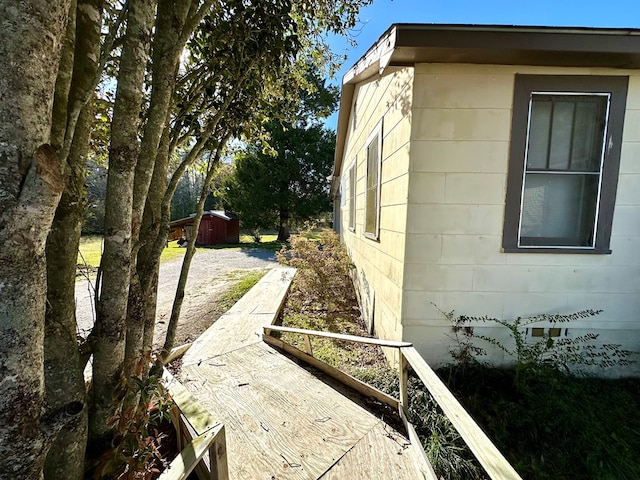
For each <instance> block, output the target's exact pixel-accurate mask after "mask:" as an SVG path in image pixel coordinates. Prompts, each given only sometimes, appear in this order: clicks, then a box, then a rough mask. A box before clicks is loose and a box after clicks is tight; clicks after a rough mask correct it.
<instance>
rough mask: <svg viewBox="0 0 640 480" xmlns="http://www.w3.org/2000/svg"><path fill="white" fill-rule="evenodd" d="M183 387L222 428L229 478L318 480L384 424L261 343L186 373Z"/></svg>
mask: <svg viewBox="0 0 640 480" xmlns="http://www.w3.org/2000/svg"><path fill="white" fill-rule="evenodd" d="M182 381H183V382H184V384H185V386H186V387H187V388H188V389H189V390H190V391H191V392H192V393H193V395H194V396H195V397H196V398H197V399H198V400H199V401H200V402H201V403H202V404H203V405H204V406H205V407H206V408H207V409H208V410H209V412H211V414H212V415H213V416H214V417H215V418H216V419H218V420H220V421H222V422H223V423H224V425H225V427H226V432H227V451H228V463H229V472H230V478H231V479H238V480H240V479H242V480H244V479H248V478H256V479H257V478H266V479H270V478H275V479H287V478H305V479H310V478H319V477H320V476H321V475H322V474H323V473H324V472H325V471H327V469H329V468H330V467H331V465H333V464H334V463H335V462H336V461H337V460H338V459H340V458H341V457H342V456H343V455H344V454H345V453H346V452H347V451H349V450H350V449H351V448H352V446H353V445H355V444H356V443H358V441H360V439H361V438H362V437H364V436H365V435H366V434H367V433H368V432H369V431H370V430H371V429H372V428H373V427H374V426H376V425H377V424H378V423H380V421H379V420H378V419H377V418H375V417H374V416H373V415H371V414H370V413H369V412H367V411H366V410H364V409H363V408H361V407H360V406H358V405H357V404H355V403H353V402H351V401H350V400H349V399H348V398H346V397H344V396H343V395H342V394H340V393H339V392H337V391H336V390H334V389H333V388H331V387H329V386H328V385H326V384H325V383H323V382H322V381H320V380H319V379H318V378H317V377H315V376H313V375H311V374H310V373H309V372H307V371H306V370H304V369H303V368H301V367H300V366H298V365H296V364H295V363H294V362H293V361H291V360H289V359H288V358H286V357H284V356H282V355H280V354H278V353H276V352H275V351H274V350H273V349H271V348H270V347H268V346H267V345H264V344H262V343H258V344H254V345H249V346H247V347H245V348H242V349H238V350H235V351H232V352H230V353H228V354H225V355H220V356H218V357H216V358H215V359H213V361H209V362H202V363H201V364H200V366H197V365H190V366H186V367H183V371H182ZM389 478H391V477H389Z"/></svg>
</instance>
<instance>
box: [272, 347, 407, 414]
mask: <svg viewBox="0 0 640 480" xmlns="http://www.w3.org/2000/svg"><path fill="white" fill-rule="evenodd" d="M262 339H263V340H264V341H265V342H266V343H268V344H269V345H273V346H274V347H277V348H279V349H280V350H284V351H285V352H287V353H289V354H290V355H292V356H294V357H296V358H298V359H300V360H302V361H304V362H306V363H308V364H309V365H311V366H313V367H315V368H317V369H318V370H320V371H321V372H324V373H326V374H327V375H329V376H330V377H332V378H335V379H336V380H338V381H339V382H342V383H343V384H345V385H347V386H348V387H351V388H353V389H354V390H355V391H357V392H360V393H361V394H363V395H366V396H369V397H374V398H375V399H377V400H379V401H380V402H382V403H386V404H387V405H389V406H391V407H393V408H395V409H397V408H398V407H399V403H398V400H396V399H395V398H393V397H391V396H389V395H387V394H386V393H384V392H381V391H380V390H378V389H377V388H374V387H372V386H371V385H367V384H366V383H363V382H361V381H360V380H358V379H357V378H354V377H352V376H351V375H348V374H346V373H344V372H341V371H340V370H338V369H337V368H334V367H332V366H331V365H328V364H326V363H324V362H323V361H322V360H318V359H317V358H315V357H312V356H311V355H309V354H307V353H305V352H303V351H302V350H299V349H297V348H296V347H294V346H292V345H289V344H288V343H286V342H285V341H283V340H280V339H279V338H275V337H271V336H269V335H263V336H262Z"/></svg>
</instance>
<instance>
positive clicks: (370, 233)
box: [364, 120, 382, 240]
mask: <svg viewBox="0 0 640 480" xmlns="http://www.w3.org/2000/svg"><path fill="white" fill-rule="evenodd" d="M374 142H377V147H378V148H377V150H378V158H377V159H374V161H373V162H372V161H370V158H369V148H370V147H371V145H373V143H374ZM365 162H366V172H367V173H366V176H365V209H364V235H365V237H367V238H370V239H372V240H378V239H379V238H380V206H381V205H380V191H381V185H382V178H381V177H382V120H380V122H378V124H377V125H376V126H375V127H374V129H373V130H372V132H371V133H370V134H369V137H368V138H367V142H366V144H365ZM371 164H374V165H375V168H376V169H377V182H376V185H375V192H374V212H375V213H374V214H375V217H374V219H373V226H374V228H373V230H369V218H368V216H367V214H368V212H369V210H370V209H369V202H370V201H371V198H370V188H369V177H370V176H371V175H372V171H371V168H370V167H371Z"/></svg>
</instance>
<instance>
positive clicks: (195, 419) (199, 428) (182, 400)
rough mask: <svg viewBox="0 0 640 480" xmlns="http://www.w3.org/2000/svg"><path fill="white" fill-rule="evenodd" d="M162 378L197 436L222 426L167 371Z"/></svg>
mask: <svg viewBox="0 0 640 480" xmlns="http://www.w3.org/2000/svg"><path fill="white" fill-rule="evenodd" d="M162 377H163V379H164V380H165V381H166V383H167V385H166V388H167V390H169V395H171V398H172V399H173V401H174V402H175V404H176V406H177V407H178V409H180V412H182V414H183V415H184V416H185V418H186V419H187V421H188V422H189V424H191V426H192V427H193V429H194V431H195V433H196V435H202V434H203V433H206V432H207V431H208V430H210V429H211V428H214V427H216V426H218V425H220V422H218V421H216V420H215V419H214V418H213V417H212V416H211V414H210V413H209V412H208V411H207V409H205V408H204V407H203V406H202V405H201V404H200V402H198V401H197V400H196V399H195V398H194V397H193V395H191V392H189V390H187V389H186V387H185V386H184V385H182V384H181V383H180V382H179V381H178V380H176V379H175V378H174V377H173V375H171V373H169V372H168V371H167V370H166V369H165V371H164V374H163V376H162Z"/></svg>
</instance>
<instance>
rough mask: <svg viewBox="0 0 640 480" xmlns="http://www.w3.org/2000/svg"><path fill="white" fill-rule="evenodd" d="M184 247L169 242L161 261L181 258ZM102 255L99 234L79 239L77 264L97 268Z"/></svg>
mask: <svg viewBox="0 0 640 480" xmlns="http://www.w3.org/2000/svg"><path fill="white" fill-rule="evenodd" d="M185 250H186V249H185V248H182V247H179V246H178V244H177V243H176V242H169V246H168V247H166V248H165V249H164V250H163V251H162V256H161V257H160V261H161V262H166V261H168V260H173V259H174V258H182V256H183V255H184V252H185ZM101 256H102V237H101V236H99V235H90V236H86V237H82V238H81V239H80V252H78V264H80V265H84V264H85V263H86V264H87V265H89V266H90V267H95V268H97V267H98V266H99V265H100V257H101Z"/></svg>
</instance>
